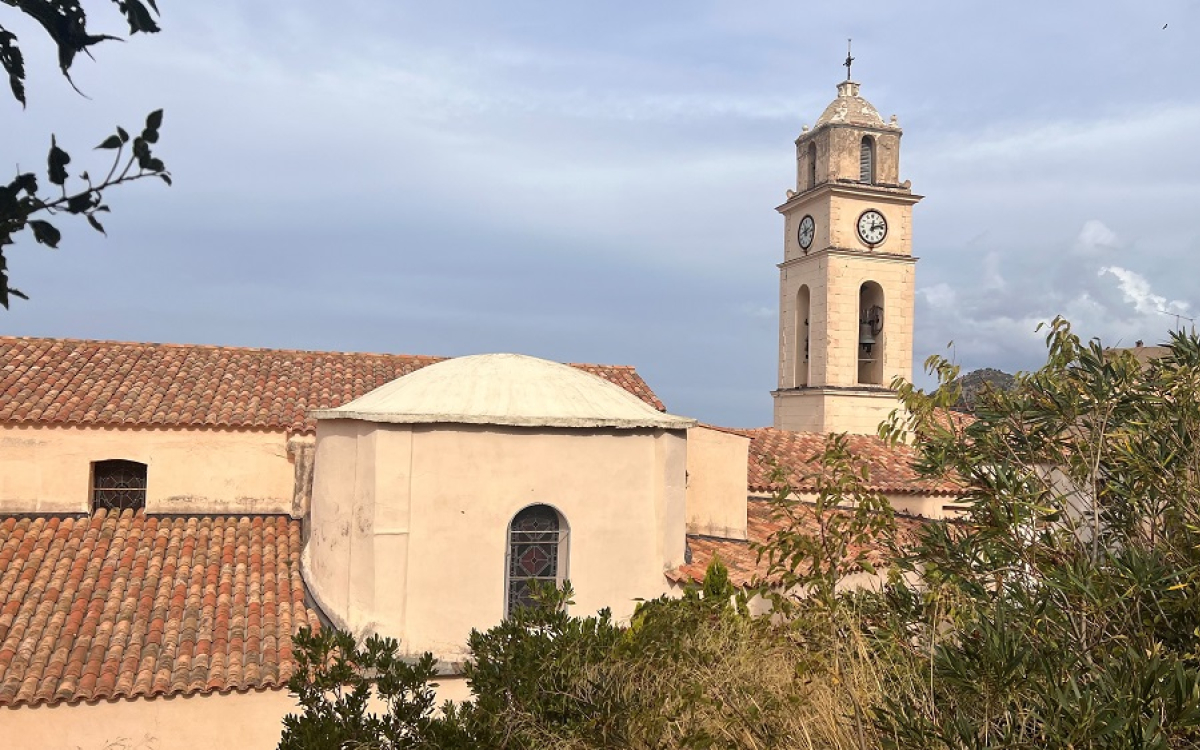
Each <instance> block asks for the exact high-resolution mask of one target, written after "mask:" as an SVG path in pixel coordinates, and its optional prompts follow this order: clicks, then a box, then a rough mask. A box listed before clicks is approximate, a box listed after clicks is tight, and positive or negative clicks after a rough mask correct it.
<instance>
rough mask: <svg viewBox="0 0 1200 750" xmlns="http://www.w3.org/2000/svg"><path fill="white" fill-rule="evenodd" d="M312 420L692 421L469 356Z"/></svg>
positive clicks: (570, 379) (574, 380)
mask: <svg viewBox="0 0 1200 750" xmlns="http://www.w3.org/2000/svg"><path fill="white" fill-rule="evenodd" d="M311 415H312V417H313V418H315V419H359V420H363V421H367V422H391V423H397V424H431V423H449V424H492V425H509V426H514V427H616V428H623V429H634V428H639V427H641V428H645V427H654V428H662V429H673V430H682V429H686V428H688V427H692V426H693V425H695V424H696V421H695V420H693V419H687V418H685V417H677V416H674V415H671V414H664V413H662V412H660V411H658V410H657V409H655V408H654V407H652V406H650V405H649V404H647V403H646V402H644V401H642V400H641V399H639V398H638V397H637V396H634V395H633V394H632V393H630V392H628V391H626V390H625V389H624V388H621V387H620V386H618V385H614V384H613V383H610V382H608V381H607V380H604V379H602V378H600V377H597V376H596V375H592V374H590V373H587V372H584V371H582V370H579V369H577V368H575V367H571V366H569V365H564V364H559V363H558V362H550V361H547V360H544V359H538V358H537V357H528V356H525V355H522V354H476V355H472V356H469V357H456V358H454V359H448V360H445V361H443V362H439V363H437V364H434V365H429V366H428V367H423V368H421V369H420V370H417V371H415V372H411V373H409V374H408V375H405V376H403V377H400V378H397V379H396V380H393V381H392V382H390V383H388V384H386V385H383V386H380V387H379V388H376V389H375V390H373V391H371V392H370V393H367V394H366V395H364V396H361V397H359V398H356V399H355V400H353V401H351V402H350V403H348V404H345V405H343V406H339V407H337V408H336V409H318V410H314V411H312V412H311Z"/></svg>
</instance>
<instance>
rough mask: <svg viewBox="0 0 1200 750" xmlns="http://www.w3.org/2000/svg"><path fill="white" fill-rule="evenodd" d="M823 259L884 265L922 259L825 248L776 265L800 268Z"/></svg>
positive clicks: (894, 254) (853, 249)
mask: <svg viewBox="0 0 1200 750" xmlns="http://www.w3.org/2000/svg"><path fill="white" fill-rule="evenodd" d="M822 257H840V258H870V259H871V260H875V261H880V262H883V263H889V262H890V263H905V264H909V265H911V264H913V263H916V262H917V261H918V260H920V258H918V257H916V256H915V255H902V254H900V253H881V252H879V251H878V250H858V249H856V248H852V247H823V248H821V249H820V250H813V251H812V252H810V253H809V254H808V255H798V256H796V257H795V258H792V259H791V260H785V261H784V262H782V263H777V264H775V267H776V268H791V267H792V266H798V265H801V264H803V263H804V262H805V261H810V260H815V259H817V258H822Z"/></svg>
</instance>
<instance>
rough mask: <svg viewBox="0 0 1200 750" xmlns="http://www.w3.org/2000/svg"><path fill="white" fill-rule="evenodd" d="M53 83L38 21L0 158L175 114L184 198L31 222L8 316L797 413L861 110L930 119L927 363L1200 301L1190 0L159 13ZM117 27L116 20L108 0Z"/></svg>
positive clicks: (119, 334)
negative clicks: (609, 376)
mask: <svg viewBox="0 0 1200 750" xmlns="http://www.w3.org/2000/svg"><path fill="white" fill-rule="evenodd" d="M159 7H160V8H161V10H162V11H163V15H162V17H161V25H162V27H163V31H162V33H160V34H157V35H153V36H144V35H138V36H137V37H134V38H132V39H129V40H128V41H127V42H126V43H119V42H109V43H105V44H101V45H100V46H98V47H96V48H94V50H95V51H94V55H95V58H96V59H95V61H92V60H88V59H87V58H85V57H81V58H80V59H79V61H78V63H77V64H76V66H75V68H74V69H73V78H74V80H75V83H76V85H77V86H78V87H79V89H80V90H81V91H82V92H83V94H84V95H86V96H81V95H79V94H77V93H76V92H75V91H74V90H73V89H72V88H71V87H70V85H68V84H67V82H66V81H65V80H63V78H62V77H61V76H60V75H59V74H58V72H57V67H56V65H55V64H54V56H53V50H52V49H51V47H50V45H49V43H48V42H47V41H46V40H45V39H43V38H42V37H43V35H42V34H41V33H40V31H39V30H38V29H37V28H36V27H35V26H33V25H32V24H31V22H29V21H28V19H26V18H24V17H22V16H20V15H19V14H18V13H17V12H16V11H14V10H11V9H0V24H3V25H4V26H5V27H6V28H8V29H10V30H12V31H14V32H15V33H17V34H18V36H19V38H20V43H21V46H22V49H23V50H24V52H25V57H26V63H27V67H28V68H29V74H28V99H29V102H28V107H27V108H26V109H24V110H22V109H21V107H20V105H19V104H17V103H16V102H13V101H6V100H4V99H2V98H0V132H2V133H3V138H2V139H0V157H3V158H0V163H6V164H7V165H12V166H11V167H10V168H21V169H34V168H37V169H44V165H45V153H46V150H47V149H48V147H49V141H50V134H51V133H54V134H56V136H57V138H58V143H59V145H60V146H63V147H65V148H66V149H67V150H68V151H69V152H70V153H71V154H72V157H73V161H72V167H73V168H77V171H82V170H83V169H90V170H91V171H92V172H93V173H96V172H100V171H101V169H102V168H103V167H105V166H106V162H105V158H106V157H105V152H100V151H91V150H90V148H91V146H93V145H95V144H97V143H99V142H100V141H101V140H103V138H104V137H105V136H106V135H108V134H109V133H110V132H112V130H113V129H114V128H115V126H116V125H118V124H123V125H125V126H126V127H127V128H128V129H130V130H133V129H135V128H140V125H141V122H142V120H143V118H144V117H145V115H146V114H147V113H149V112H150V111H151V110H153V109H157V108H160V107H161V108H163V109H164V110H165V119H164V124H163V128H162V131H161V140H160V143H159V145H158V147H157V150H156V154H157V155H158V156H159V157H161V158H162V159H163V160H164V161H165V162H166V164H167V166H168V168H169V169H170V170H171V172H172V174H173V176H174V185H173V186H172V187H167V186H165V185H163V184H162V183H159V182H158V181H146V182H143V183H135V184H132V185H128V186H123V187H122V188H120V189H118V190H116V191H114V192H113V193H112V194H111V195H109V196H107V203H108V204H109V205H110V206H111V207H112V213H111V214H110V215H108V216H105V217H104V224H105V227H106V229H107V231H108V237H107V238H105V237H103V236H101V235H99V234H96V233H95V232H93V231H92V230H91V229H89V228H88V227H87V226H86V225H85V224H84V223H83V222H77V223H76V222H72V221H71V220H70V219H68V218H67V217H63V219H62V221H60V222H59V226H60V228H61V229H63V230H64V239H63V241H62V243H61V245H60V249H58V250H53V251H52V250H48V249H46V248H44V247H42V246H38V245H35V244H34V243H33V240H32V238H31V237H28V236H23V237H22V238H21V239H20V240H19V241H18V244H17V245H16V246H15V247H13V248H10V250H9V252H8V255H9V269H10V274H11V277H12V283H13V285H14V286H16V287H17V288H19V289H21V290H22V291H24V292H25V293H27V294H29V295H30V296H31V298H32V299H31V300H30V301H28V302H25V301H21V300H17V301H16V302H15V303H14V305H13V307H12V309H11V310H10V311H8V312H3V311H0V333H4V334H12V335H25V336H56V337H71V338H101V339H116V340H127V341H130V340H131V341H158V342H176V343H202V344H224V345H234V346H257V347H279V348H300V349H317V350H340V351H374V352H395V353H410V354H429V355H445V356H456V355H464V354H473V353H481V352H496V351H515V352H520V353H524V354H531V355H534V356H539V357H545V358H547V359H553V360H558V361H568V362H600V363H614V364H630V365H634V366H635V367H637V369H638V371H639V372H640V373H641V374H642V376H643V377H644V378H645V379H646V381H647V382H648V383H649V384H650V386H651V387H652V388H653V389H654V390H655V391H656V392H657V393H658V394H659V396H660V397H661V398H662V399H663V401H664V402H665V403H666V404H667V406H668V408H669V409H670V410H671V411H672V412H675V413H678V414H683V415H687V416H691V417H696V418H699V419H701V420H703V421H706V422H710V423H716V424H721V425H728V426H738V427H750V426H761V425H764V424H769V423H770V421H771V397H770V391H771V390H772V389H773V388H774V387H775V385H776V382H775V380H776V364H775V363H776V359H777V347H778V294H779V292H778V289H779V287H778V284H779V281H778V269H777V268H776V264H777V263H779V262H780V261H781V260H782V259H783V231H782V230H783V219H782V217H781V216H779V214H778V213H776V212H775V210H774V208H775V206H777V205H779V204H780V203H782V202H783V200H784V199H785V195H784V193H785V190H787V189H788V188H794V187H795V185H794V179H795V177H794V148H795V147H794V145H793V141H794V139H795V137H796V136H797V135H798V134H799V133H800V129H801V127H802V126H803V125H806V124H808V125H811V124H812V122H813V120H815V119H816V117H817V116H818V115H819V114H820V113H821V111H822V110H823V109H824V108H825V106H826V105H827V104H828V103H829V101H830V100H832V99H833V98H834V97H835V96H836V88H835V87H836V84H837V82H838V81H839V80H841V79H842V78H843V77H844V74H845V70H844V69H843V68H842V67H841V63H842V60H843V59H844V57H845V54H846V49H845V45H846V39H847V38H849V37H853V39H854V56H855V63H854V78H855V79H856V80H858V81H859V82H861V83H862V91H861V93H862V95H863V96H864V97H865V98H867V99H868V100H869V101H871V102H872V103H873V104H874V105H875V107H876V108H877V109H878V110H879V111H880V113H881V114H883V115H884V116H885V117H888V116H890V115H891V114H892V113H895V114H896V115H898V117H899V122H900V125H901V126H902V127H903V128H904V137H903V141H902V148H901V179H908V180H911V181H912V185H913V190H914V191H915V192H917V193H918V194H921V195H924V196H925V199H924V200H923V201H922V202H921V203H920V204H919V205H918V206H917V207H916V208H915V213H914V229H915V237H914V254H915V255H917V256H918V257H919V258H920V262H919V263H918V265H917V303H916V304H917V309H916V330H915V345H914V360H915V361H914V377H915V379H916V380H917V382H918V384H922V385H928V384H929V381H928V378H927V377H925V376H923V375H922V374H921V363H922V362H923V361H924V359H925V358H926V357H928V356H929V355H931V354H943V355H946V356H950V357H952V358H953V359H954V360H955V361H956V362H957V363H958V364H959V365H961V366H962V367H963V368H964V370H972V369H976V368H981V367H995V368H999V369H1003V370H1006V371H1009V372H1012V371H1016V370H1028V369H1034V368H1036V367H1037V366H1038V365H1039V364H1040V363H1041V362H1042V361H1043V357H1044V341H1043V336H1044V334H1039V333H1037V332H1036V328H1037V326H1038V323H1039V322H1041V321H1046V320H1049V319H1051V318H1053V317H1054V316H1056V315H1064V316H1066V317H1068V318H1069V319H1070V320H1071V321H1072V323H1073V324H1074V326H1075V329H1076V331H1077V332H1078V333H1080V334H1081V335H1082V336H1084V337H1085V338H1091V337H1099V338H1100V339H1102V340H1103V341H1104V343H1105V344H1108V345H1125V346H1129V345H1133V344H1134V342H1135V341H1136V340H1144V341H1145V342H1146V343H1147V344H1150V343H1157V342H1159V341H1161V340H1163V339H1165V338H1166V337H1167V335H1168V332H1169V330H1170V329H1172V328H1174V327H1176V326H1179V325H1182V326H1190V325H1191V319H1192V318H1194V317H1196V315H1197V312H1198V311H1200V292H1198V291H1197V285H1196V283H1195V279H1196V278H1197V276H1198V275H1200V146H1198V144H1200V139H1198V138H1197V136H1196V133H1198V132H1200V76H1198V75H1197V73H1198V72H1200V45H1198V44H1196V43H1195V39H1196V37H1197V34H1200V1H1198V0H1156V1H1155V2H1142V3H1126V2H1105V3H1096V2H1076V1H1075V0H1063V1H1060V2H1055V3H1045V2H1025V1H1024V0H1012V1H1010V2H1005V3H986V4H985V3H966V2H951V1H950V0H945V1H944V2H923V1H922V0H913V1H912V2H906V3H896V2H851V1H847V2H828V3H813V2H798V1H795V0H793V2H745V0H743V1H742V2H702V1H700V2H697V1H695V0H693V1H692V2H674V1H667V0H664V1H661V2H654V3H647V2H644V1H642V2H624V1H619V0H613V1H610V2H603V3H596V2H592V3H580V2H561V1H560V2H524V1H522V0H510V1H509V2H503V3H497V2H482V1H479V2H465V1H464V2H456V1H455V0H443V1H442V2H438V3H416V2H399V1H395V0H390V1H387V2H385V1H384V0H374V1H373V2H367V1H365V0H343V2H340V3H328V2H321V3H317V2H312V1H311V0H290V2H288V3H252V2H245V1H243V2H235V1H233V0H207V1H206V2H205V3H179V2H174V1H173V0H159ZM85 8H88V9H89V10H90V13H91V16H90V18H91V23H92V25H93V26H94V28H95V30H96V31H109V32H113V33H122V31H123V28H122V23H123V22H122V21H121V19H120V18H119V16H118V15H117V14H116V12H115V10H114V8H113V6H112V5H111V4H109V3H101V2H92V3H91V4H90V5H89V4H87V3H85Z"/></svg>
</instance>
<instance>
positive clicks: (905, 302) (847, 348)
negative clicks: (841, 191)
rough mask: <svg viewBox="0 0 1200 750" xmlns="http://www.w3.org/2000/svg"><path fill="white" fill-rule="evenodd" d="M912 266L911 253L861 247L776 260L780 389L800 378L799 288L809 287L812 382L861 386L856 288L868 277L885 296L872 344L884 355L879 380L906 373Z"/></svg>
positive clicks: (908, 374)
mask: <svg viewBox="0 0 1200 750" xmlns="http://www.w3.org/2000/svg"><path fill="white" fill-rule="evenodd" d="M855 220H857V215H856V216H855ZM915 270H916V269H915V260H914V259H913V258H911V257H908V256H903V255H900V256H894V255H883V254H870V253H865V252H861V253H858V252H840V251H839V252H822V253H818V254H815V255H810V256H802V257H801V258H799V259H796V260H793V261H789V262H787V263H783V264H781V265H780V269H779V332H780V335H779V379H778V382H779V387H781V388H792V387H794V386H796V385H797V384H798V382H799V381H798V378H797V370H796V357H797V355H798V354H799V356H800V357H801V358H803V352H804V331H803V326H804V316H803V314H801V315H797V307H796V305H797V293H798V292H799V290H800V287H801V286H802V285H803V286H807V287H808V290H809V310H808V316H807V318H808V336H809V347H808V353H809V363H808V384H809V385H814V386H819V385H838V386H851V385H856V384H857V383H858V337H859V333H860V329H859V322H860V321H859V319H860V317H861V315H860V313H861V310H860V309H859V302H860V300H859V292H860V289H861V287H862V285H863V284H864V283H866V282H868V281H873V282H875V283H877V284H879V285H880V287H882V288H883V294H884V304H883V308H884V320H883V331H882V332H881V334H880V336H879V337H877V343H876V349H877V351H880V350H881V351H882V353H883V357H884V371H883V377H882V381H883V382H882V384H883V385H887V384H889V383H890V382H891V378H892V377H894V376H896V375H900V376H902V377H905V378H911V376H912V331H913V306H914V304H915V295H916V292H915V289H916V275H915ZM797 332H799V333H797Z"/></svg>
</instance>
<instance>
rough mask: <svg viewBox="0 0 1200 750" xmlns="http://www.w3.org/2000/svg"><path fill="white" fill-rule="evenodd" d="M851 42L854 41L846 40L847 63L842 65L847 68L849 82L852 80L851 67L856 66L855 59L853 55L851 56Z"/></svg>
mask: <svg viewBox="0 0 1200 750" xmlns="http://www.w3.org/2000/svg"><path fill="white" fill-rule="evenodd" d="M851 41H853V40H851V39H847V40H846V62H844V63H842V65H845V66H846V80H847V81H849V80H850V66H851V65H853V64H854V57H853V56H851V54H850V42H851Z"/></svg>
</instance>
